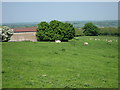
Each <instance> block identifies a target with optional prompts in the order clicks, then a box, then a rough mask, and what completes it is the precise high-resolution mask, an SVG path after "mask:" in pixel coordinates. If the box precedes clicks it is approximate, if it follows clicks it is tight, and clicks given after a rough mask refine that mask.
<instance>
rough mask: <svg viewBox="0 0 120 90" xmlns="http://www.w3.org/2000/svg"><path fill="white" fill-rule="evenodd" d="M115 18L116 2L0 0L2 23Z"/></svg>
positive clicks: (116, 16) (116, 11) (116, 14)
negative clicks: (20, 0)
mask: <svg viewBox="0 0 120 90" xmlns="http://www.w3.org/2000/svg"><path fill="white" fill-rule="evenodd" d="M117 19H118V3H117V2H2V22H3V23H17V22H41V21H47V22H49V21H51V20H59V21H76V20H77V21H87V20H95V21H97V20H117Z"/></svg>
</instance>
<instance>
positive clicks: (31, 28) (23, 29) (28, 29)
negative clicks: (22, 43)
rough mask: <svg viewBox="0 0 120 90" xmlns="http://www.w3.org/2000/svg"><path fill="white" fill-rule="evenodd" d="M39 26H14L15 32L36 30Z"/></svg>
mask: <svg viewBox="0 0 120 90" xmlns="http://www.w3.org/2000/svg"><path fill="white" fill-rule="evenodd" d="M36 29H37V27H21V28H14V32H36Z"/></svg>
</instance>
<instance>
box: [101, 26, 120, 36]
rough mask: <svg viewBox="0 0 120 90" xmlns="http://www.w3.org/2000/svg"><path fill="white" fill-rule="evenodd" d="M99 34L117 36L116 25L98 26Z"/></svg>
mask: <svg viewBox="0 0 120 90" xmlns="http://www.w3.org/2000/svg"><path fill="white" fill-rule="evenodd" d="M100 35H111V36H113V35H114V36H118V35H119V33H118V28H117V27H104V28H100Z"/></svg>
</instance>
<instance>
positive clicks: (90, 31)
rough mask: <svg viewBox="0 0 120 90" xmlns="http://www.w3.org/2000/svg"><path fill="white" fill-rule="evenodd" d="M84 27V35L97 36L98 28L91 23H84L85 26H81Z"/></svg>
mask: <svg viewBox="0 0 120 90" xmlns="http://www.w3.org/2000/svg"><path fill="white" fill-rule="evenodd" d="M82 29H84V32H83V33H84V34H85V35H86V36H97V35H99V28H98V27H97V26H95V25H93V24H92V23H86V24H85V26H84V27H83V28H82Z"/></svg>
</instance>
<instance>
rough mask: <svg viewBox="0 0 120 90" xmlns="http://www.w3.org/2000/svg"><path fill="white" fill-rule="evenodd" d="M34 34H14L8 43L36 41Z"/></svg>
mask: <svg viewBox="0 0 120 90" xmlns="http://www.w3.org/2000/svg"><path fill="white" fill-rule="evenodd" d="M35 34H36V32H22V33H14V34H13V36H12V37H11V40H10V41H37V39H36V36H35Z"/></svg>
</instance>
